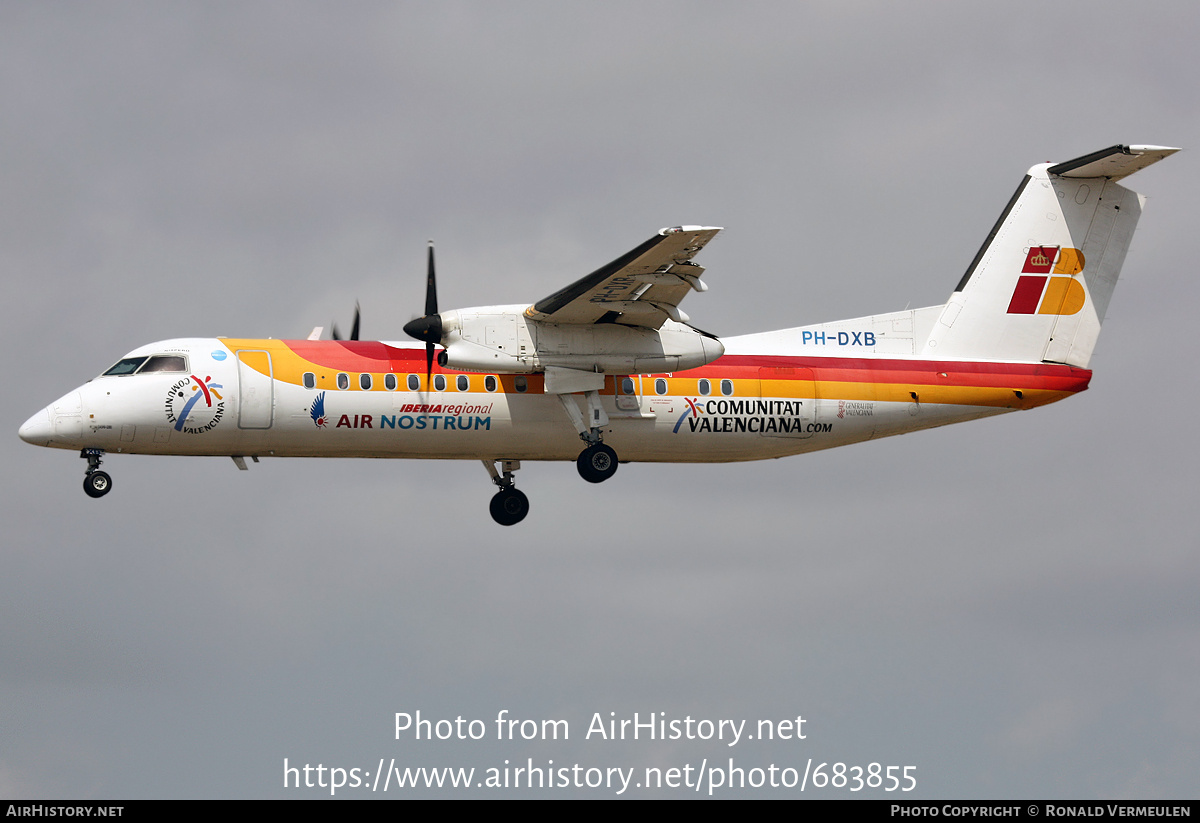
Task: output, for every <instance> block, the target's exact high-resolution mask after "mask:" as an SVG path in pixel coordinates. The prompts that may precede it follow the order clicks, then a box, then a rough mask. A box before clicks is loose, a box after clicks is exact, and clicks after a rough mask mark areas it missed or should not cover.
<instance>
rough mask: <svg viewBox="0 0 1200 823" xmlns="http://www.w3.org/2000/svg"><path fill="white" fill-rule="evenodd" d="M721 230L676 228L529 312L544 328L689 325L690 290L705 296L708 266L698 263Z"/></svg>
mask: <svg viewBox="0 0 1200 823" xmlns="http://www.w3.org/2000/svg"><path fill="white" fill-rule="evenodd" d="M720 230H721V229H720V228H718V227H713V226H673V227H671V228H666V229H661V230H659V232H658V234H656V235H655V236H654V237H651V238H650V239H649V240H647V241H646V242H645V243H642V244H641V245H640V246H638V247H637V248H635V249H633V250H632V251H630V252H627V253H626V254H623V255H621V256H620V257H618V258H617V259H616V260H614V261H612V262H611V263H609V264H608V265H606V266H601V267H600V268H598V269H596V270H595V271H594V272H592V273H591V274H589V275H588V276H587V277H584V278H582V279H580V280H577V281H575V282H574V283H572V284H571V285H569V286H567V287H566V288H564V289H560V290H559V291H556V292H555V293H554V294H552V295H550V296H549V297H546V298H544V299H542V300H539V301H538V302H536V303H534V304H533V305H532V306H530V307H529V308H527V309H526V310H525V316H526V317H528V318H529V319H531V320H538V321H541V322H543V323H556V324H562V325H592V324H595V323H620V324H622V325H625V326H643V327H645V328H650V329H657V328H660V327H661V326H662V324H663V323H664V322H665V321H666V320H667V319H668V318H670V319H671V320H674V321H676V322H679V323H686V322H687V315H685V314H683V313H682V312H681V311H679V303H680V301H682V300H683V298H684V297H685V296H687V293H688V292H689V291H692V290H694V291H705V290H706V289H707V286H705V285H704V283H702V282H700V275H701V274H703V273H704V268H703V267H702V266H697V265H696V264H695V263H693V262H692V258H693V257H694V256H695V255H696V253H697V252H699V251H700V249H702V248H704V246H705V244H707V243H708V241H709V240H712V239H713V237H715V236H716V234H717V232H719V231H720Z"/></svg>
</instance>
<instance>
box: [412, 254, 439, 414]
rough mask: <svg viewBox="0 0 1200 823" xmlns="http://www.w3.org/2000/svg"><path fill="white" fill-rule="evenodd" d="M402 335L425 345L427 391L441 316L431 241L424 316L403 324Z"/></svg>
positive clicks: (431, 374)
mask: <svg viewBox="0 0 1200 823" xmlns="http://www.w3.org/2000/svg"><path fill="white" fill-rule="evenodd" d="M404 333H405V334H407V335H408V336H409V337H412V338H415V339H417V340H420V341H421V342H423V343H424V344H425V389H426V391H428V390H429V389H430V388H431V386H430V381H431V380H432V377H433V349H434V346H436V345H437V344H438V343H441V342H442V316H441V315H440V314H438V303H437V274H436V273H435V270H434V265H433V241H432V240H430V241H429V269H428V271H427V273H426V275H425V316H424V317H418V318H416V319H414V320H410V321H408V322H407V323H405V324H404Z"/></svg>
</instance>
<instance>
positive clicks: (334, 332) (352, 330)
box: [329, 300, 362, 340]
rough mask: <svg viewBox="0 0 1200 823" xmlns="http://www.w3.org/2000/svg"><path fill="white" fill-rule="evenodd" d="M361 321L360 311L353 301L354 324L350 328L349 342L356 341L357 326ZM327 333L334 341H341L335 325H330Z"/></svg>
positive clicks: (356, 303) (356, 302)
mask: <svg viewBox="0 0 1200 823" xmlns="http://www.w3.org/2000/svg"><path fill="white" fill-rule="evenodd" d="M361 320H362V310H361V309H360V308H359V306H358V301H357V300H355V301H354V324H353V325H352V326H351V327H350V338H349V339H350V340H357V339H358V326H359V322H360V321H361ZM329 333H330V336H332V337H333V339H334V340H341V339H342V336H341V335H340V334H338V328H337V323H333V324H331V328H330V330H329Z"/></svg>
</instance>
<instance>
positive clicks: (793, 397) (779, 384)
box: [758, 367, 817, 439]
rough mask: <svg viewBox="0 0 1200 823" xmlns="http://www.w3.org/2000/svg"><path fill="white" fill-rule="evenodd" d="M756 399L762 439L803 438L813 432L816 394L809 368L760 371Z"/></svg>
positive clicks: (814, 428) (811, 434) (772, 368)
mask: <svg viewBox="0 0 1200 823" xmlns="http://www.w3.org/2000/svg"><path fill="white" fill-rule="evenodd" d="M758 385H759V396H760V397H761V398H762V402H763V404H764V405H763V408H762V411H763V416H762V420H761V421H760V423H759V427H760V428H759V431H760V432H762V435H763V436H764V437H785V438H791V439H798V438H799V439H804V438H808V437H812V436H813V432H814V431H815V430H816V426H815V425H814V424H815V423H816V420H817V417H816V406H817V391H816V383H815V377H814V375H813V372H812V369H792V368H774V367H771V368H761V369H759V370H758Z"/></svg>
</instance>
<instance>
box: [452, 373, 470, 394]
mask: <svg viewBox="0 0 1200 823" xmlns="http://www.w3.org/2000/svg"><path fill="white" fill-rule="evenodd" d="M454 385H455V387H456V388H457V389H458V390H459V391H466V390H467V389H469V388H471V381H470V380H468V379H467V376H466V375H465V374H460V375H459V376H458V377H456V378H454Z"/></svg>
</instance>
